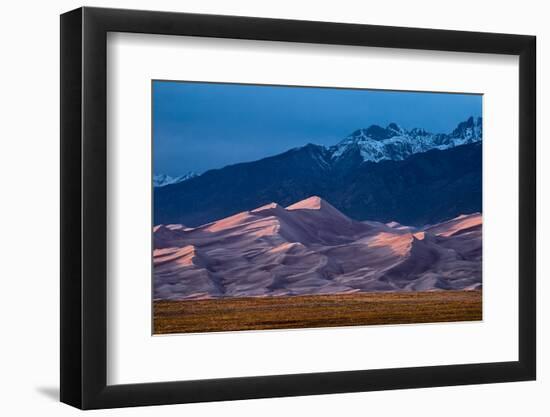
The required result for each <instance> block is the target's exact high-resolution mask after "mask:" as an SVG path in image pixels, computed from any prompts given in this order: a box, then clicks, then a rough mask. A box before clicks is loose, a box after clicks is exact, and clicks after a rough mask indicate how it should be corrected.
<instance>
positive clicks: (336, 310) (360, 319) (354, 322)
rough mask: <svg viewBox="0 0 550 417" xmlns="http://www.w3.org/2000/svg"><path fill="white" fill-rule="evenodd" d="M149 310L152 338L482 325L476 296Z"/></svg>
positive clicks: (358, 297) (174, 305)
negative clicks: (379, 326) (441, 324)
mask: <svg viewBox="0 0 550 417" xmlns="http://www.w3.org/2000/svg"><path fill="white" fill-rule="evenodd" d="M153 310H154V333H155V334H167V333H197V332H221V331H232V330H263V329H293V328H308V327H335V326H358V325H372V324H404V323H435V322H450V321H475V320H481V319H482V310H481V291H437V292H401V293H355V294H342V295H314V296H297V297H267V298H252V297H250V298H224V299H211V300H186V301H155V302H154V308H153Z"/></svg>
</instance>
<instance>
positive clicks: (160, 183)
mask: <svg viewBox="0 0 550 417" xmlns="http://www.w3.org/2000/svg"><path fill="white" fill-rule="evenodd" d="M197 176H198V175H197V173H195V172H192V171H190V172H188V173H186V174H183V175H179V176H177V177H172V176H170V175H166V174H155V175H153V186H154V187H155V188H158V187H164V186H166V185H170V184H177V183H178V182H182V181H187V180H188V179H191V178H194V177H197Z"/></svg>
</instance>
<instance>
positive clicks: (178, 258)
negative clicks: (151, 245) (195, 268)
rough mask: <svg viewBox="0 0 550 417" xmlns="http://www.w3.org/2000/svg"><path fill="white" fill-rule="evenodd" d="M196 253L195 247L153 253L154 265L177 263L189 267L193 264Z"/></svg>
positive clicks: (158, 250) (168, 249) (160, 250)
mask: <svg viewBox="0 0 550 417" xmlns="http://www.w3.org/2000/svg"><path fill="white" fill-rule="evenodd" d="M195 256H196V252H195V247H194V246H193V245H187V246H184V247H182V248H164V249H155V250H154V251H153V264H154V265H159V264H163V263H166V262H172V261H173V262H175V263H176V264H178V265H182V266H187V265H192V264H193V258H195Z"/></svg>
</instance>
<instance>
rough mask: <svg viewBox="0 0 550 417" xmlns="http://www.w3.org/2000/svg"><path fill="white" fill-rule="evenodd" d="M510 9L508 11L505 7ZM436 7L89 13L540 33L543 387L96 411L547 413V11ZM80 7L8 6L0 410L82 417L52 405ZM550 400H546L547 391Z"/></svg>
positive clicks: (518, 5) (177, 7)
mask: <svg viewBox="0 0 550 417" xmlns="http://www.w3.org/2000/svg"><path fill="white" fill-rule="evenodd" d="M508 3H509V4H508ZM508 3H507V2H503V1H485V2H479V1H475V0H474V1H471V0H462V1H460V2H452V3H450V2H449V3H446V2H441V1H423V0H416V1H407V0H402V1H391V0H387V1H385V2H372V4H369V2H367V1H363V2H359V1H357V2H353V1H351V0H349V1H348V0H340V1H338V2H326V3H325V2H320V1H319V0H317V1H305V0H304V1H299V0H288V1H286V0H278V1H269V2H260V1H254V0H232V1H223V0H188V1H186V2H181V1H175V0H172V1H170V0H157V1H155V2H153V1H146V0H124V1H118V2H116V1H92V0H89V1H88V2H87V5H89V6H104V7H123V8H139V9H158V10H169V11H187V12H198V13H216V14H239V15H249V16H264V17H279V18H292V19H308V20H326V21H341V22H353V23H370V24H381V25H395V26H417V27H430V28H441V29H459V30H475V31H493V32H510V33H522V34H533V35H537V37H538V74H539V78H538V89H537V92H538V119H539V129H538V138H539V150H538V152H539V153H538V160H539V165H538V166H539V186H538V192H539V202H538V208H539V228H538V234H539V249H538V257H539V268H538V270H539V272H538V274H539V275H538V276H539V285H538V291H539V295H538V299H539V308H538V312H539V325H538V330H539V367H538V372H539V378H538V381H537V382H527V383H508V384H497V385H483V386H467V387H452V388H432V389H422V390H402V391H388V392H377V393H360V394H345V395H325V396H314V397H299V398H283V399H271V400H254V401H237V402H230V403H210V404H193V405H180V406H165V407H145V408H139V409H121V410H109V411H99V412H95V413H94V414H95V415H115V414H116V415H128V416H130V415H131V416H135V415H138V416H149V415H155V416H164V415H166V416H168V415H181V414H182V413H188V414H189V415H194V416H214V415H220V414H222V413H223V415H226V416H233V415H235V416H237V415H239V416H257V415H281V414H283V415H284V414H286V415H299V414H306V413H307V414H308V415H310V414H311V415H326V416H329V415H334V414H345V415H365V414H366V413H370V414H372V415H381V414H383V415H388V416H391V415H407V416H417V415H418V416H420V415H422V416H425V417H427V416H440V415H446V416H449V417H451V416H461V417H463V416H464V415H499V416H515V415H519V414H523V415H528V416H545V415H548V413H549V412H550V403H549V401H548V399H547V395H548V394H547V393H548V392H549V391H550V382H549V380H550V360H549V359H548V355H547V353H548V352H549V351H550V349H549V344H550V326H548V325H547V324H546V319H547V318H548V317H549V316H550V303H545V302H543V300H545V299H547V298H548V297H549V296H550V285H549V283H548V279H549V278H548V277H549V275H550V266H549V265H548V263H546V262H545V261H546V259H545V255H546V254H548V252H549V250H550V221H548V219H547V218H546V217H543V216H542V215H541V213H543V212H545V211H546V212H548V211H549V210H550V192H548V190H546V192H543V191H544V190H543V187H544V186H545V184H546V183H547V181H548V180H550V164H547V165H546V166H543V161H546V160H547V159H548V158H550V147H549V146H548V145H547V144H546V143H544V141H543V140H542V138H543V137H544V136H545V135H547V134H549V133H550V131H549V129H548V128H546V127H545V126H544V120H543V116H544V114H545V110H546V108H545V107H544V106H545V102H543V100H544V99H545V98H546V97H549V96H550V91H549V89H550V87H549V86H550V83H549V82H548V81H547V80H546V79H545V76H544V71H546V72H547V74H548V60H549V59H550V48H549V47H548V44H549V42H550V26H548V24H547V19H546V18H545V16H546V15H547V13H548V11H547V10H544V9H545V7H544V6H545V3H544V2H541V1H535V0H523V1H521V2H517V1H515V2H508ZM81 5H82V3H80V2H78V1H73V0H60V1H56V2H38V1H27V2H18V3H16V2H9V3H6V4H4V5H3V9H2V16H3V19H2V22H1V24H0V31H1V36H0V42H1V52H2V64H1V65H0V72H1V75H2V76H1V78H0V79H1V80H2V82H3V88H2V89H1V90H0V100H1V101H0V107H1V108H0V115H1V118H0V120H1V121H2V145H3V147H2V151H1V152H0V182H1V187H2V191H3V193H2V194H3V199H2V203H1V204H0V219H1V222H2V227H1V229H0V230H2V232H3V233H2V238H1V240H0V245H1V250H0V253H1V258H0V259H1V260H2V264H1V265H2V276H1V277H2V281H3V286H2V287H1V288H2V292H1V294H2V297H1V301H0V320H1V322H0V323H1V327H0V329H1V338H2V342H1V343H0V352H1V354H0V392H1V393H2V394H1V397H2V401H1V402H0V410H1V411H2V414H4V415H32V414H31V413H38V412H39V413H40V414H46V415H59V416H65V415H75V414H77V413H78V412H77V411H76V410H75V409H72V408H70V407H68V406H65V405H62V404H60V403H58V402H57V395H58V390H59V388H58V378H59V371H58V368H59V361H58V348H59V343H58V339H59V325H58V310H59V307H58V305H59V281H58V276H59V249H58V246H59V232H58V230H59V220H58V218H59V215H58V210H59V186H58V182H59V167H58V165H59V139H58V138H59V46H58V44H59V17H58V15H59V14H60V13H62V12H64V11H67V10H70V9H73V8H76V7H79V6H81ZM545 394H546V395H545Z"/></svg>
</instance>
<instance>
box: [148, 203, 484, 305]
mask: <svg viewBox="0 0 550 417" xmlns="http://www.w3.org/2000/svg"><path fill="white" fill-rule="evenodd" d="M481 224H482V219H481V215H480V214H471V215H466V216H459V217H457V218H456V219H452V220H450V221H447V222H444V223H441V224H438V225H431V226H429V227H426V228H424V229H416V228H411V227H407V226H404V225H400V224H397V223H389V224H382V223H378V222H368V221H367V222H357V221H354V220H352V219H350V218H348V217H347V216H345V215H344V214H342V213H341V212H340V211H338V210H337V209H336V208H334V207H333V206H331V205H330V204H329V203H328V202H326V201H325V200H323V199H321V198H319V197H315V196H314V197H310V198H308V199H306V200H303V201H300V202H297V203H295V204H292V205H291V206H288V207H286V208H285V207H282V206H280V205H278V204H276V203H271V204H267V205H265V206H262V207H258V208H257V209H254V210H251V211H247V212H242V213H237V214H235V215H233V216H230V217H227V218H224V219H220V220H218V221H215V222H212V223H209V224H205V225H203V226H199V227H196V228H186V227H185V226H178V225H157V226H155V227H154V229H153V237H154V245H155V250H154V253H153V262H154V275H155V285H154V287H155V289H154V292H155V295H154V297H155V299H171V300H178V299H191V298H216V297H238V296H279V295H306V294H327V293H349V292H360V291H361V292H369V291H418V290H422V291H426V290H445V289H477V288H479V287H480V286H481Z"/></svg>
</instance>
